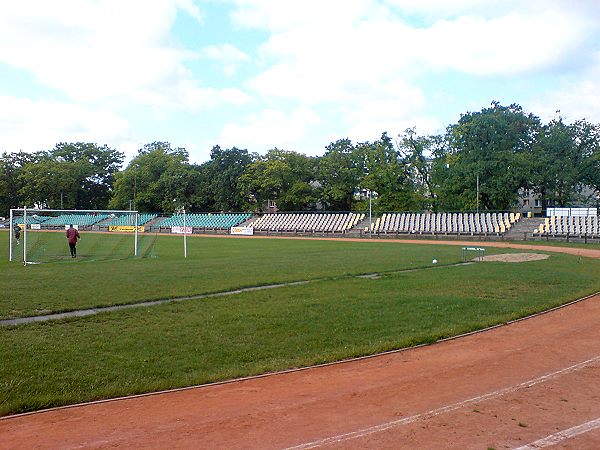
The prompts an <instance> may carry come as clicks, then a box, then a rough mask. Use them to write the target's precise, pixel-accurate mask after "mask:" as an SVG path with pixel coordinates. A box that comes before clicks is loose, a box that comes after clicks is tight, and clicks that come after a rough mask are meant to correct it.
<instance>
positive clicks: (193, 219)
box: [154, 213, 252, 229]
mask: <svg viewBox="0 0 600 450" xmlns="http://www.w3.org/2000/svg"><path fill="white" fill-rule="evenodd" d="M251 216H252V215H251V214H248V213H223V214H221V213H218V214H210V213H207V214H186V215H185V225H186V226H188V227H193V228H209V229H225V228H231V227H234V226H236V225H239V224H240V223H242V222H244V221H245V220H247V219H249V218H250V217H251ZM154 226H155V227H160V228H163V227H164V228H168V227H181V226H183V214H175V215H173V216H171V217H168V218H165V219H163V220H160V221H159V222H157V223H156V224H155V225H154Z"/></svg>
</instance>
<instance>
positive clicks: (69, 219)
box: [43, 214, 110, 227]
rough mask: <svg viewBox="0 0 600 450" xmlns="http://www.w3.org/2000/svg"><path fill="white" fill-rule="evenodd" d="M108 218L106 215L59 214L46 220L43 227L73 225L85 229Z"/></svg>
mask: <svg viewBox="0 0 600 450" xmlns="http://www.w3.org/2000/svg"><path fill="white" fill-rule="evenodd" d="M108 217H110V216H109V215H108V214H61V215H59V216H57V217H52V218H50V219H48V220H46V221H45V222H44V223H43V226H44V227H55V226H64V225H70V224H73V225H79V226H83V227H87V226H91V225H95V224H97V223H98V222H101V221H103V220H105V219H107V218H108Z"/></svg>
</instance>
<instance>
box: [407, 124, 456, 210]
mask: <svg viewBox="0 0 600 450" xmlns="http://www.w3.org/2000/svg"><path fill="white" fill-rule="evenodd" d="M444 147H445V140H444V138H443V136H440V135H429V136H419V135H418V134H417V131H416V128H414V127H413V128H408V129H406V130H405V131H404V133H403V134H401V135H400V136H398V151H399V153H400V156H401V157H402V158H403V159H404V161H406V163H407V164H408V166H409V167H408V170H409V173H410V178H411V179H412V180H413V181H414V183H415V189H416V192H415V194H416V200H417V201H418V202H419V203H420V204H421V208H422V209H433V210H434V211H437V197H438V194H439V193H438V186H437V184H436V183H435V182H434V176H433V171H434V168H435V157H436V156H438V155H443V153H444Z"/></svg>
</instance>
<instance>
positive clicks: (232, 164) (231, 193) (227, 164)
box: [204, 145, 252, 211]
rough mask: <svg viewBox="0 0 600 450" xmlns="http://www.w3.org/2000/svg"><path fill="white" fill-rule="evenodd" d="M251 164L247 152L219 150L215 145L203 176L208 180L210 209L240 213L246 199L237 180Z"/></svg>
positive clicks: (233, 149)
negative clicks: (210, 200)
mask: <svg viewBox="0 0 600 450" xmlns="http://www.w3.org/2000/svg"><path fill="white" fill-rule="evenodd" d="M251 162H252V157H251V156H250V154H249V153H248V150H240V149H238V148H236V147H233V148H231V149H221V147H219V146H218V145H215V146H214V147H213V148H212V150H211V152H210V161H209V162H208V163H207V164H206V165H205V167H204V172H205V175H206V176H207V177H208V179H209V180H210V191H209V192H207V195H210V196H211V199H212V207H213V208H214V210H215V211H241V210H242V209H243V206H244V204H245V202H246V199H245V198H244V197H243V196H242V194H241V193H240V190H239V187H238V180H239V178H240V176H241V175H242V174H243V173H244V170H245V169H246V166H247V165H248V164H250V163H251Z"/></svg>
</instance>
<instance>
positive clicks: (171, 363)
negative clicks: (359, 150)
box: [0, 232, 600, 415]
mask: <svg viewBox="0 0 600 450" xmlns="http://www.w3.org/2000/svg"><path fill="white" fill-rule="evenodd" d="M96 238H97V239H103V241H102V242H101V243H94V242H93V241H94V239H96ZM107 239H108V240H110V239H122V237H121V236H114V237H111V236H109V237H106V236H95V235H93V234H90V233H86V234H85V236H84V237H83V239H82V241H81V242H80V244H79V245H78V254H79V255H80V257H79V258H77V259H74V260H71V259H70V258H66V259H57V260H53V261H52V262H49V263H43V264H38V265H33V266H27V267H23V265H21V264H19V263H16V262H13V263H9V262H8V255H7V257H6V258H5V259H4V260H2V261H0V273H1V274H2V275H1V277H0V292H1V293H0V319H9V318H15V317H28V316H35V315H40V314H49V313H54V312H63V311H75V310H81V309H85V308H90V307H96V306H109V305H119V304H132V303H139V302H144V301H147V300H157V299H169V298H172V299H176V298H178V297H186V296H194V295H200V294H210V293H221V292H227V291H231V290H235V289H239V288H244V287H252V286H267V285H271V284H279V283H290V282H295V281H307V282H308V283H306V284H301V285H291V286H282V287H278V288H273V289H265V290H257V291H252V292H243V293H238V294H233V295H227V296H214V297H210V296H209V297H206V298H202V299H196V300H186V301H182V302H177V303H165V304H161V305H157V306H151V307H149V306H140V307H137V308H131V309H125V310H119V311H112V312H103V313H100V314H97V315H94V316H90V317H84V318H68V319H62V320H59V321H48V322H41V323H31V324H25V325H19V326H9V327H7V326H3V327H0V343H1V345H0V358H1V360H2V362H3V364H1V365H0V415H6V414H13V413H17V412H24V411H32V410H37V409H42V408H47V407H52V406H59V405H66V404H72V403H77V402H82V401H89V400H96V399H104V398H111V397H117V396H124V395H129V394H136V393H143V392H151V391H156V390H162V389H168V388H175V387H183V386H190V385H197V384H203V383H209V382H215V381H222V380H228V379H232V378H238V377H243V376H249V375H256V374H262V373H267V372H272V371H278V370H285V369H290V368H296V367H305V366H310V365H314V364H319V363H324V362H331V361H337V360H342V359H346V358H351V357H356V356H362V355H369V354H374V353H378V352H382V351H387V350H393V349H398V348H403V347H408V346H413V345H417V344H422V343H430V342H435V341H436V340H439V339H440V338H444V337H449V336H454V335H457V334H461V333H464V332H468V331H473V330H476V329H480V328H484V327H488V326H491V325H494V324H498V323H503V322H506V321H509V320H512V319H516V318H519V317H523V316H526V315H529V314H532V313H534V312H538V311H542V310H545V309H548V308H551V307H553V306H557V305H559V304H562V303H565V302H568V301H570V300H573V299H576V298H579V297H581V296H584V295H587V294H590V293H593V292H597V291H600V277H598V273H600V270H599V269H600V261H599V260H593V259H588V258H581V257H577V256H571V255H564V254H557V253H552V254H551V256H550V258H548V259H546V260H540V261H531V262H525V263H503V262H485V263H473V264H468V265H463V264H459V263H460V257H461V252H460V248H459V247H456V246H449V245H448V246H446V245H414V244H407V243H399V242H393V241H375V242H373V241H368V240H365V241H363V242H350V241H321V240H316V239H304V240H294V239H277V238H274V239H244V238H238V239H227V238H216V237H190V238H188V258H187V259H184V258H183V244H182V238H181V237H180V236H179V237H177V236H159V237H157V238H156V239H155V240H154V241H153V248H152V252H149V253H148V254H149V255H150V256H151V257H148V258H125V259H120V260H102V261H98V260H95V258H94V257H93V251H92V250H91V249H93V246H94V245H96V246H97V247H98V246H106V245H110V241H107ZM63 244H64V247H66V244H65V243H64V242H63ZM482 244H483V245H485V244H484V243H482ZM0 246H2V247H3V248H8V233H6V232H0ZM86 246H88V247H86ZM64 252H65V253H67V252H68V248H65V249H64ZM501 252H511V250H509V249H493V248H488V250H487V252H486V254H491V253H501ZM434 259H436V260H437V261H438V263H437V264H432V261H433V260H434ZM371 274H376V275H374V276H370V277H361V276H360V275H371Z"/></svg>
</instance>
